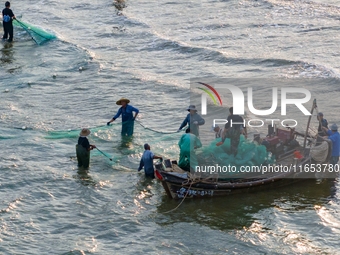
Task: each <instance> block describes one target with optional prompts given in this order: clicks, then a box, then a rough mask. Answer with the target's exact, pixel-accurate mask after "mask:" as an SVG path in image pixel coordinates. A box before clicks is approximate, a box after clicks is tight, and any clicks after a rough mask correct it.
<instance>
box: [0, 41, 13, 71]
mask: <svg viewBox="0 0 340 255" xmlns="http://www.w3.org/2000/svg"><path fill="white" fill-rule="evenodd" d="M13 55H14V50H13V43H6V42H3V48H2V49H1V58H0V66H2V65H6V64H11V63H12V62H13V60H14V58H13Z"/></svg>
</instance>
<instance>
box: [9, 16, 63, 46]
mask: <svg viewBox="0 0 340 255" xmlns="http://www.w3.org/2000/svg"><path fill="white" fill-rule="evenodd" d="M13 24H14V25H15V26H18V27H22V28H23V29H24V30H25V31H26V32H27V33H28V34H29V35H30V36H31V37H32V39H33V40H34V41H35V42H36V43H37V44H38V45H40V44H42V43H44V42H46V41H49V40H53V39H55V38H57V37H56V36H55V35H54V34H52V33H49V32H47V31H45V30H43V29H42V28H38V27H35V26H32V25H31V24H29V23H27V22H22V21H20V20H18V19H15V20H13Z"/></svg>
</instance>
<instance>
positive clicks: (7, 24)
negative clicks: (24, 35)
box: [2, 1, 15, 42]
mask: <svg viewBox="0 0 340 255" xmlns="http://www.w3.org/2000/svg"><path fill="white" fill-rule="evenodd" d="M5 7H6V8H5V9H3V10H2V26H3V27H4V35H3V37H2V40H6V39H7V37H8V35H9V39H8V41H7V42H12V41H13V24H12V20H13V19H15V15H14V13H13V12H12V10H11V9H10V8H11V4H10V2H8V1H7V2H6V3H5Z"/></svg>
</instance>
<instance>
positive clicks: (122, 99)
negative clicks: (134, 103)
mask: <svg viewBox="0 0 340 255" xmlns="http://www.w3.org/2000/svg"><path fill="white" fill-rule="evenodd" d="M123 101H125V102H126V103H127V104H128V103H130V100H129V99H127V98H124V97H122V98H121V99H119V100H118V101H117V102H116V104H117V105H122V102H123Z"/></svg>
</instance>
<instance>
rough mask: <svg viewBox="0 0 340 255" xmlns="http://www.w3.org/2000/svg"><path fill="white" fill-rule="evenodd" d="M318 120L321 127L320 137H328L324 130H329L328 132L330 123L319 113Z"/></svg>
mask: <svg viewBox="0 0 340 255" xmlns="http://www.w3.org/2000/svg"><path fill="white" fill-rule="evenodd" d="M316 118H317V119H318V121H319V127H318V134H319V135H320V136H325V135H327V132H326V131H324V130H323V127H325V128H327V130H328V122H327V120H326V119H324V118H323V113H322V112H319V113H318V115H317V116H316Z"/></svg>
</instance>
